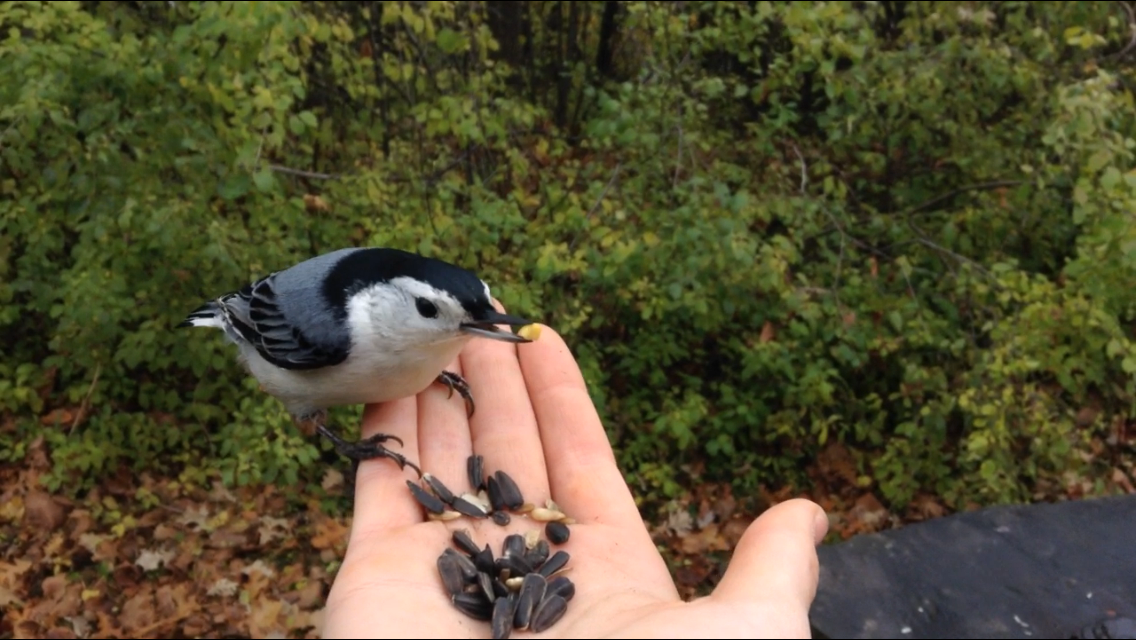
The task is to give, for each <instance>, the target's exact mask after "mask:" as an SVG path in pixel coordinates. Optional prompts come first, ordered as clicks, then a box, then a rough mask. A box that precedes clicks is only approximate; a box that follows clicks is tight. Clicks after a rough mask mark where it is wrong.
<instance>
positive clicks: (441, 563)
mask: <svg viewBox="0 0 1136 640" xmlns="http://www.w3.org/2000/svg"><path fill="white" fill-rule="evenodd" d="M438 575H440V576H441V577H442V585H444V586H445V587H446V593H448V594H450V595H451V596H456V595H458V594H459V593H461V592H462V590H464V589H465V576H463V575H462V569H461V566H460V565H459V564H458V561H457V559H456V558H455V557H454V556H452V555H449V554H445V553H443V554H442V555H440V556H438Z"/></svg>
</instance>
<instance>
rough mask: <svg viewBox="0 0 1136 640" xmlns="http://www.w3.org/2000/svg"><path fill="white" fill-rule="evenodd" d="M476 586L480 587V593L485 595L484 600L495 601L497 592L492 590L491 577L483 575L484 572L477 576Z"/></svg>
mask: <svg viewBox="0 0 1136 640" xmlns="http://www.w3.org/2000/svg"><path fill="white" fill-rule="evenodd" d="M477 585H478V586H479V587H481V592H482V593H484V594H485V598H486V599H487V600H489V601H490V602H493V601H494V600H496V599H497V592H496V591H494V590H493V576H491V575H489V574H488V573H485V572H484V571H482V572H479V573H478V574H477Z"/></svg>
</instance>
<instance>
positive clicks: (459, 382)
mask: <svg viewBox="0 0 1136 640" xmlns="http://www.w3.org/2000/svg"><path fill="white" fill-rule="evenodd" d="M437 382H441V383H442V384H444V385H446V386H447V387H449V389H450V395H448V396H446V398H452V397H454V389H457V390H458V393H459V394H461V397H462V398H463V399H464V400H465V406H466V412H467V413H468V414H469V415H468V417H471V418H472V417H473V409H474V406H473V394H472V393H471V392H470V390H469V383H468V382H466V381H465V378H463V377H461V376H459V375H458V374H456V373H453V372H451V371H443V372H442V373H440V374H438V380H437Z"/></svg>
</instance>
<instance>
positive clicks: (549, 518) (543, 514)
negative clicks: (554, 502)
mask: <svg viewBox="0 0 1136 640" xmlns="http://www.w3.org/2000/svg"><path fill="white" fill-rule="evenodd" d="M454 508H455V509H456V508H457V507H456V506H455V507H454ZM529 517H530V518H532V519H533V520H536V521H537V522H553V521H555V520H559V519H561V518H563V517H564V514H563V513H561V512H560V511H553V510H552V509H545V508H544V507H537V508H535V509H533V510H532V512H530V513H529Z"/></svg>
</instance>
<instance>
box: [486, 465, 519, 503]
mask: <svg viewBox="0 0 1136 640" xmlns="http://www.w3.org/2000/svg"><path fill="white" fill-rule="evenodd" d="M493 475H494V477H496V478H497V484H499V485H500V486H501V501H502V502H504V503H505V506H506V507H508V508H509V509H517V508H519V507H520V506H521V505H523V504H524V503H525V499H524V497H523V496H521V488H520V487H518V486H517V483H516V482H513V479H512V478H511V477H509V474H507V473H505V472H504V471H498V472H497V473H495V474H493Z"/></svg>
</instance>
